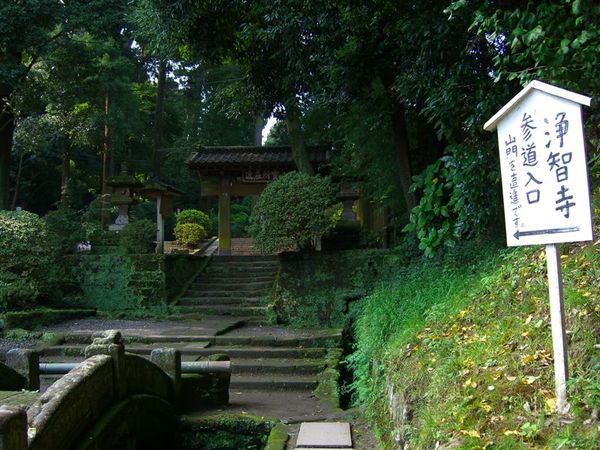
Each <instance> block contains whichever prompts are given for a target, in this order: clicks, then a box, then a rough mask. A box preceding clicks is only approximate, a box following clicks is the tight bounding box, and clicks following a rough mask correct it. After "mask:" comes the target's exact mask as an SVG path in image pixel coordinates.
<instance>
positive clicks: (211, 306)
mask: <svg viewBox="0 0 600 450" xmlns="http://www.w3.org/2000/svg"><path fill="white" fill-rule="evenodd" d="M278 268H279V262H278V258H277V257H275V256H215V257H213V259H212V261H211V262H210V264H209V265H208V267H207V269H206V271H204V272H203V273H202V274H201V275H200V276H199V277H198V278H197V279H196V280H194V282H193V283H192V284H191V285H190V287H189V289H188V290H187V292H185V293H184V295H183V296H182V297H181V298H180V299H179V310H180V311H181V313H182V314H184V315H186V316H187V317H193V316H194V315H197V316H203V315H230V316H236V317H245V318H254V319H257V320H261V319H262V320H264V318H265V315H266V313H267V309H268V308H267V306H266V302H267V297H268V295H269V293H270V291H271V288H272V287H273V282H274V281H275V277H276V275H277V270H278Z"/></svg>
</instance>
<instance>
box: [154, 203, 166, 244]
mask: <svg viewBox="0 0 600 450" xmlns="http://www.w3.org/2000/svg"><path fill="white" fill-rule="evenodd" d="M161 204H162V195H159V196H158V197H156V253H164V246H165V220H164V218H163V215H162V214H161V213H160V207H161Z"/></svg>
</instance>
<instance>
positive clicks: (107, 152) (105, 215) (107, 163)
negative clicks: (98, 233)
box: [101, 92, 111, 228]
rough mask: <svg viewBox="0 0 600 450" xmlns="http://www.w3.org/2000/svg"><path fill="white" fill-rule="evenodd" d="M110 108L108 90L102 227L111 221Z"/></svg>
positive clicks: (103, 148)
mask: <svg viewBox="0 0 600 450" xmlns="http://www.w3.org/2000/svg"><path fill="white" fill-rule="evenodd" d="M109 108H110V96H109V94H108V92H107V93H106V94H104V139H103V143H102V200H101V204H102V214H101V216H102V220H101V222H102V227H103V228H104V227H105V226H106V225H107V224H108V221H109V216H108V206H109V205H108V198H107V196H108V194H109V188H108V183H107V181H108V178H109V177H110V160H111V154H110V125H109V123H108V112H109Z"/></svg>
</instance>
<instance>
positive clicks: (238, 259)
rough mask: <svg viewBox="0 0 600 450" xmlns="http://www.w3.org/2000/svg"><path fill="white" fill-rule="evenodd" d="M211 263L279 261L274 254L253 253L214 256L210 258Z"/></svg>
mask: <svg viewBox="0 0 600 450" xmlns="http://www.w3.org/2000/svg"><path fill="white" fill-rule="evenodd" d="M212 262H213V263H215V264H219V263H227V262H279V256H276V255H254V256H236V255H230V256H215V257H213V260H212Z"/></svg>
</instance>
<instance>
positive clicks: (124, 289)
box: [74, 255, 143, 312]
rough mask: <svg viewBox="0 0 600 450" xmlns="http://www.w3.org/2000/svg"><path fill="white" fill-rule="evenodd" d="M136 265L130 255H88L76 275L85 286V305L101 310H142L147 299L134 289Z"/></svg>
mask: <svg viewBox="0 0 600 450" xmlns="http://www.w3.org/2000/svg"><path fill="white" fill-rule="evenodd" d="M135 274H136V270H135V265H134V263H133V261H132V259H131V258H130V257H129V256H127V255H86V256H83V257H82V258H81V259H80V262H79V264H78V266H77V267H76V268H75V273H74V275H75V276H76V277H77V278H78V281H79V283H80V286H81V291H82V299H81V304H82V306H83V307H86V308H96V309H98V310H100V311H104V312H106V311H108V312H111V311H118V310H128V309H139V308H141V306H142V303H143V299H142V297H141V295H139V294H138V293H136V292H135V290H134V289H133V287H132V286H131V280H132V278H133V277H134V275H135Z"/></svg>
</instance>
